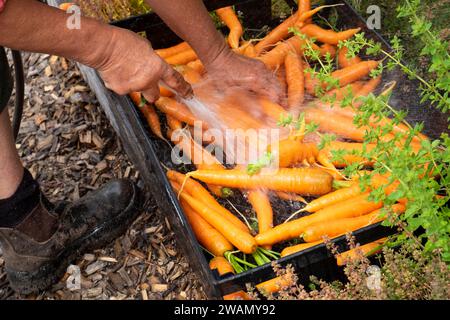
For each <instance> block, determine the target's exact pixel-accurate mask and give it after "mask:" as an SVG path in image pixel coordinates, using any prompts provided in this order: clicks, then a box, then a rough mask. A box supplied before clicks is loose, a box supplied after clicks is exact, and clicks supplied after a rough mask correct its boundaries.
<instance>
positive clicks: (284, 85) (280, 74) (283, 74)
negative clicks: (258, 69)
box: [275, 65, 287, 96]
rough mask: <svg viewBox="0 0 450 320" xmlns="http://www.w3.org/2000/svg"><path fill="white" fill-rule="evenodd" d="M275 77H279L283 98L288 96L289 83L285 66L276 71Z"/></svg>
mask: <svg viewBox="0 0 450 320" xmlns="http://www.w3.org/2000/svg"><path fill="white" fill-rule="evenodd" d="M275 75H276V76H277V79H278V82H279V84H280V88H281V92H282V95H283V96H286V95H287V83H286V68H285V66H283V65H282V66H280V67H279V68H278V69H277V70H275Z"/></svg>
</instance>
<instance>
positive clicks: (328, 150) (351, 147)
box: [317, 141, 376, 168]
mask: <svg viewBox="0 0 450 320" xmlns="http://www.w3.org/2000/svg"><path fill="white" fill-rule="evenodd" d="M375 147H376V145H375V144H366V145H364V144H362V143H356V142H341V141H332V142H330V143H329V144H328V145H327V146H325V147H324V148H323V149H322V150H320V151H319V157H317V159H318V160H319V162H320V163H321V164H322V165H323V166H325V167H327V168H333V167H338V168H342V167H345V166H347V165H348V164H353V163H365V164H367V165H371V164H372V162H370V161H368V160H367V159H364V158H363V157H360V156H358V155H354V154H352V152H358V153H361V152H362V151H363V150H364V151H367V152H370V151H372V150H373V149H374V148H375ZM341 150H343V151H345V154H344V155H343V156H342V158H343V160H344V162H338V161H331V160H329V159H331V158H332V157H333V152H337V151H341ZM330 164H331V165H332V167H331V166H330Z"/></svg>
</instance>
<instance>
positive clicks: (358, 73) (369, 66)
mask: <svg viewBox="0 0 450 320" xmlns="http://www.w3.org/2000/svg"><path fill="white" fill-rule="evenodd" d="M377 66H378V62H377V61H373V60H369V61H362V62H360V63H357V64H354V65H351V66H349V67H347V68H343V69H339V70H336V71H333V72H332V73H331V77H332V78H334V79H336V80H337V81H338V85H339V87H341V88H342V87H344V86H346V85H348V84H350V83H352V82H354V81H357V80H360V79H362V78H364V77H365V76H367V75H369V73H370V72H371V71H372V70H373V69H375V68H376V67H377ZM305 76H306V77H307V78H306V79H307V80H308V81H307V82H306V91H307V92H308V93H309V94H312V95H313V94H315V91H316V87H318V86H321V87H322V88H323V89H327V87H328V86H329V84H327V83H322V84H319V80H318V79H317V78H314V79H312V78H311V74H309V73H308V74H306V75H305Z"/></svg>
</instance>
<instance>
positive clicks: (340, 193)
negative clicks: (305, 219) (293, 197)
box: [303, 184, 362, 213]
mask: <svg viewBox="0 0 450 320" xmlns="http://www.w3.org/2000/svg"><path fill="white" fill-rule="evenodd" d="M361 193H362V191H361V188H360V186H359V184H354V185H352V186H351V187H348V188H342V189H338V190H336V191H333V192H331V193H328V194H326V195H324V196H322V197H320V198H317V199H314V200H313V201H311V202H310V203H308V204H307V205H306V207H304V208H303V211H308V212H311V213H313V212H317V211H319V210H321V209H323V208H326V207H329V206H332V205H334V204H337V203H339V202H342V201H345V200H348V199H351V198H354V197H356V196H358V195H360V194H361Z"/></svg>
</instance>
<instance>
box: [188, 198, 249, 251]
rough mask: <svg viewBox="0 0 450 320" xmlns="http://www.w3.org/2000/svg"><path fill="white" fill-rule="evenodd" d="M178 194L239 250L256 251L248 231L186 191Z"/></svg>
mask: <svg viewBox="0 0 450 320" xmlns="http://www.w3.org/2000/svg"><path fill="white" fill-rule="evenodd" d="M180 196H181V198H183V199H185V200H186V202H187V203H188V204H189V205H190V206H191V207H192V209H194V210H195V211H196V212H197V213H198V214H199V215H200V216H201V217H202V218H203V219H205V220H206V221H207V222H208V223H209V224H210V225H211V226H213V227H214V228H215V229H216V230H217V231H219V232H220V233H221V234H222V235H223V236H224V237H225V238H226V239H227V240H228V241H230V242H231V243H232V244H233V245H234V246H235V247H236V248H238V249H239V250H240V251H242V252H243V253H247V254H251V253H254V252H255V251H256V248H257V245H256V241H255V238H253V237H252V236H251V235H250V234H249V233H248V232H245V231H242V230H241V229H239V228H238V227H236V226H235V225H234V224H232V223H230V222H229V221H228V220H227V219H225V217H223V216H222V215H221V214H220V213H219V212H217V211H216V210H214V209H211V208H210V207H208V206H207V205H205V204H204V203H203V202H201V201H200V200H197V199H195V198H193V197H191V196H190V195H188V194H187V193H186V192H182V193H181V194H180Z"/></svg>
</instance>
